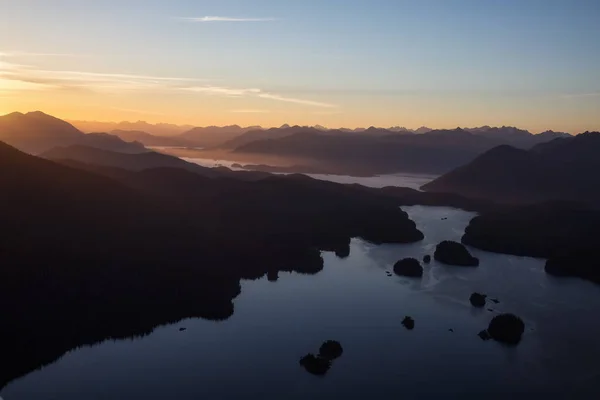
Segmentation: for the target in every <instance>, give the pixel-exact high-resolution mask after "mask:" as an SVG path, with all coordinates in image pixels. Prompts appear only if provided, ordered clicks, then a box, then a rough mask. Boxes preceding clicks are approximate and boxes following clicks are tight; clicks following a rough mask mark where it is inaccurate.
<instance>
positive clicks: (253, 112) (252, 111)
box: [231, 109, 271, 114]
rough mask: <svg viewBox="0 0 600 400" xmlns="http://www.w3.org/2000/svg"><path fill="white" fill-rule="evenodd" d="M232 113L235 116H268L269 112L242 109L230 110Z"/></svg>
mask: <svg viewBox="0 0 600 400" xmlns="http://www.w3.org/2000/svg"><path fill="white" fill-rule="evenodd" d="M231 112H232V113H236V114H269V113H270V112H271V111H270V110H253V109H242V110H231Z"/></svg>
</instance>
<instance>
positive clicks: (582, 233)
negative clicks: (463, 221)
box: [462, 202, 600, 283]
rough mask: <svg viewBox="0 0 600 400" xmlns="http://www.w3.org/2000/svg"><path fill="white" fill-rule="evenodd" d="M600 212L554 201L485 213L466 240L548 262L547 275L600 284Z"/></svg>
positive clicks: (468, 232)
mask: <svg viewBox="0 0 600 400" xmlns="http://www.w3.org/2000/svg"><path fill="white" fill-rule="evenodd" d="M599 226H600V211H598V210H597V209H591V208H588V207H586V206H584V205H582V204H580V203H569V202H555V203H541V204H535V205H530V206H523V207H513V208H506V209H504V210H501V211H500V210H497V211H491V212H484V213H483V214H482V215H480V216H478V217H475V218H474V219H473V220H472V221H471V222H470V223H469V226H468V227H467V229H466V231H465V235H464V236H463V238H462V242H463V243H465V244H468V245H470V246H473V247H477V248H480V249H483V250H487V251H493V252H498V253H507V254H514V255H519V256H530V257H541V258H547V259H548V261H547V263H546V271H547V272H548V273H550V274H552V275H557V276H577V277H581V278H584V279H588V280H591V281H594V282H597V283H600V257H599V254H598V249H597V248H598V243H597V236H598V235H597V231H598V227H599Z"/></svg>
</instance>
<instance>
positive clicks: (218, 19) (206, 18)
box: [178, 16, 277, 22]
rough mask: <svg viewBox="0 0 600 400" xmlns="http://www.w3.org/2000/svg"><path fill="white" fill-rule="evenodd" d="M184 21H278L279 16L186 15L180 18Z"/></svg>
mask: <svg viewBox="0 0 600 400" xmlns="http://www.w3.org/2000/svg"><path fill="white" fill-rule="evenodd" d="M178 19H180V20H183V21H188V22H271V21H277V18H240V17H216V16H206V17H191V18H190V17H187V18H186V17H184V18H178Z"/></svg>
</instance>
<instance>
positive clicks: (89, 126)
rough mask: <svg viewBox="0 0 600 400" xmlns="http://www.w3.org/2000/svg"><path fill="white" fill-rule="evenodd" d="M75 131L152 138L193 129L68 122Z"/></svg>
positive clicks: (139, 122)
mask: <svg viewBox="0 0 600 400" xmlns="http://www.w3.org/2000/svg"><path fill="white" fill-rule="evenodd" d="M69 122H71V124H73V125H74V126H75V127H76V128H77V129H79V130H80V131H82V132H86V133H88V132H111V131H115V130H121V131H139V132H147V133H149V134H150V135H154V136H165V137H170V136H176V135H180V134H182V133H183V132H186V131H189V130H190V129H192V128H194V127H193V126H191V125H175V124H164V123H161V124H150V123H148V122H145V121H137V122H128V121H123V122H98V121H69Z"/></svg>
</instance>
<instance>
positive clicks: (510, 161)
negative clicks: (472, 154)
mask: <svg viewBox="0 0 600 400" xmlns="http://www.w3.org/2000/svg"><path fill="white" fill-rule="evenodd" d="M598 154H600V133H598V132H586V133H583V134H581V135H578V136H575V137H572V138H565V139H556V140H553V141H551V142H548V143H544V144H540V145H537V146H536V147H534V148H533V149H531V150H529V151H526V150H520V149H516V148H513V147H510V146H500V147H496V148H494V149H492V150H490V151H488V152H486V153H485V154H483V155H481V156H479V157H478V158H477V159H475V160H474V161H473V162H471V163H469V164H467V165H465V166H463V167H460V168H458V169H456V170H454V171H452V172H450V173H448V174H446V175H444V176H442V177H440V178H438V179H436V180H434V181H433V182H430V183H428V184H426V185H425V186H423V189H424V190H426V191H428V192H443V193H456V194H461V195H464V196H468V197H473V198H480V199H487V200H493V201H497V202H505V203H535V202H540V201H561V200H564V201H582V202H587V203H590V204H600V174H598V171H600V157H598Z"/></svg>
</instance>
